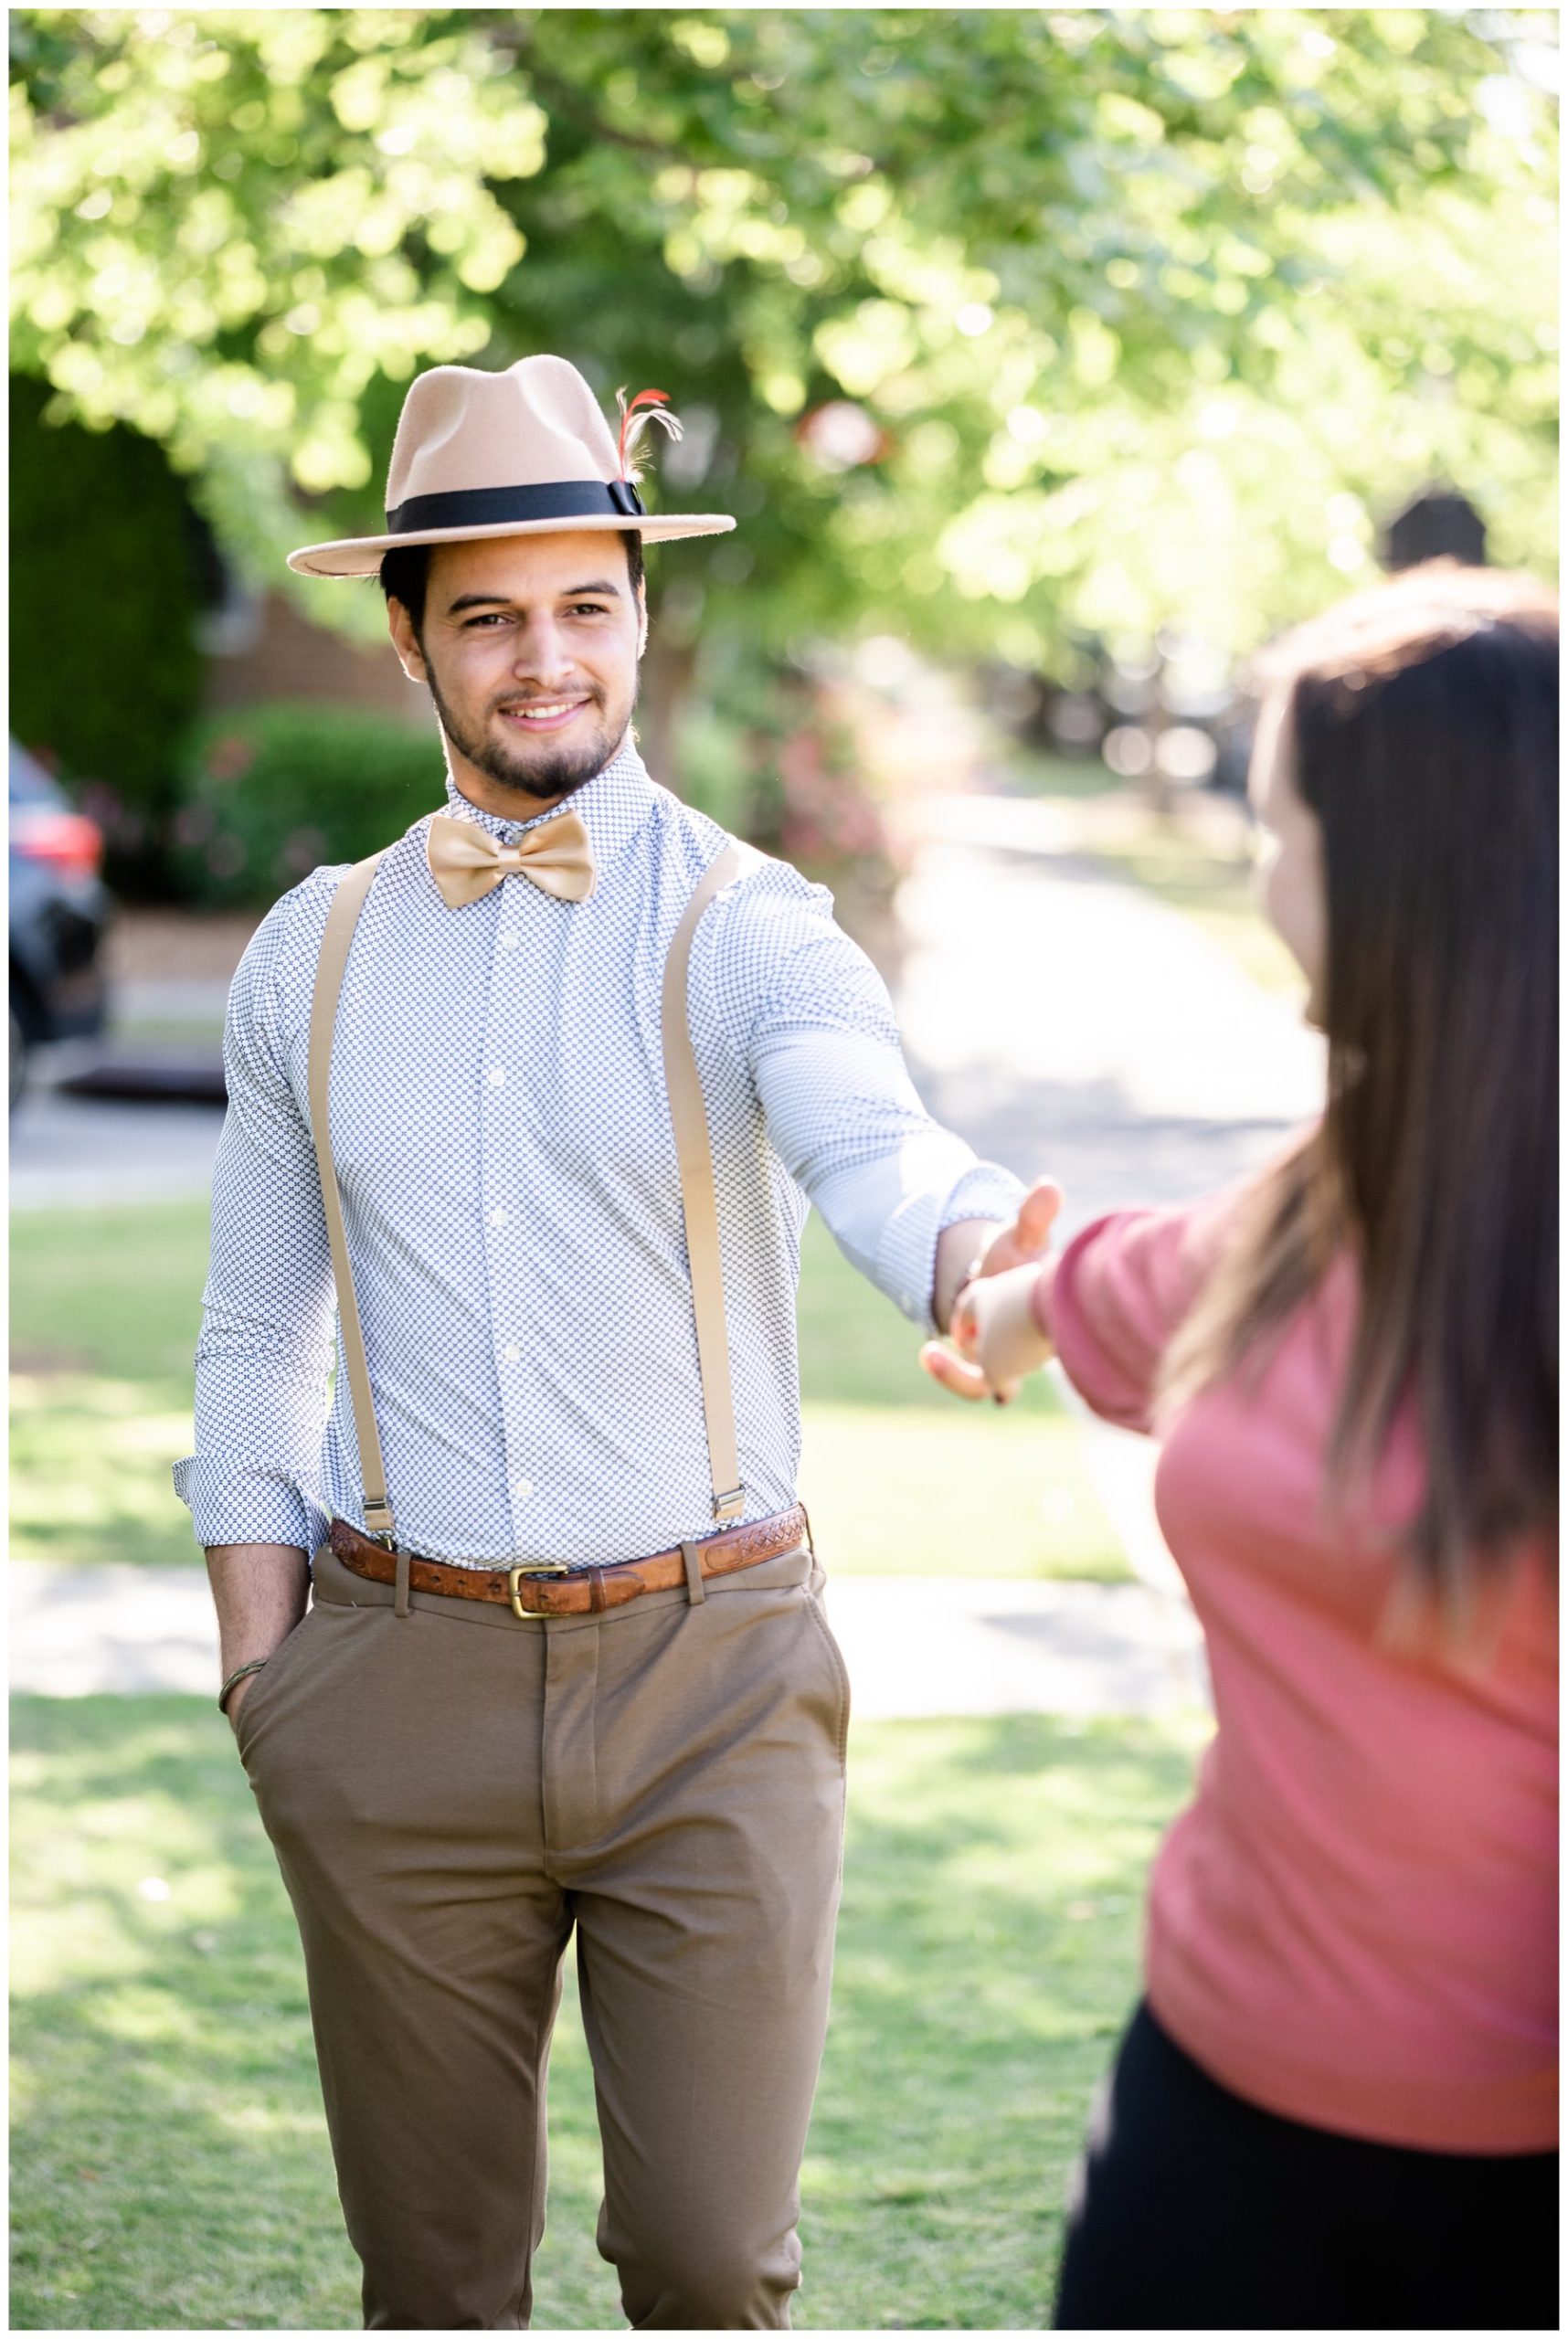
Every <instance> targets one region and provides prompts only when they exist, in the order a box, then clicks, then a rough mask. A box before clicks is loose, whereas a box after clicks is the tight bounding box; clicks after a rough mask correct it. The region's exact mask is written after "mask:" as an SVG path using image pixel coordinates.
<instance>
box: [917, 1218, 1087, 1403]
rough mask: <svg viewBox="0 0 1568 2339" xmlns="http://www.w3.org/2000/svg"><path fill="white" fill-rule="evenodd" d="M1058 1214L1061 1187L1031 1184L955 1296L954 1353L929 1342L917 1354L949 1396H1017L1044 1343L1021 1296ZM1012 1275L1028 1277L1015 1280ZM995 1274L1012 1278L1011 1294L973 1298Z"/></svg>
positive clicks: (1041, 1358)
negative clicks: (1008, 1223)
mask: <svg viewBox="0 0 1568 2339" xmlns="http://www.w3.org/2000/svg"><path fill="white" fill-rule="evenodd" d="M1061 1207H1062V1190H1061V1188H1060V1187H1059V1186H1058V1185H1056V1184H1055V1183H1054V1181H1053V1180H1051V1179H1049V1178H1041V1179H1037V1180H1036V1181H1035V1183H1034V1184H1033V1186H1031V1188H1030V1190H1029V1191H1028V1192H1027V1193H1026V1194H1025V1195H1024V1197H1023V1200H1022V1202H1021V1203H1020V1204H1019V1207H1018V1215H1017V1217H1016V1218H1015V1219H1014V1220H1013V1222H1012V1225H1011V1226H1004V1227H1002V1228H1001V1230H1000V1231H999V1232H998V1233H996V1234H995V1235H994V1236H993V1237H992V1239H991V1242H990V1243H989V1244H987V1246H986V1248H985V1251H984V1253H983V1254H982V1255H981V1258H980V1265H979V1267H978V1269H977V1270H976V1274H975V1276H974V1279H973V1281H971V1282H970V1283H969V1284H968V1285H967V1286H965V1288H964V1289H963V1290H962V1291H961V1292H960V1293H959V1297H958V1300H957V1303H956V1305H955V1306H954V1307H953V1310H952V1315H951V1319H950V1321H949V1323H948V1335H949V1338H950V1339H951V1340H952V1341H953V1342H954V1346H953V1347H951V1348H949V1347H947V1346H945V1345H944V1344H943V1343H942V1342H940V1341H938V1340H928V1341H927V1343H926V1346H925V1347H924V1348H923V1349H921V1351H920V1361H921V1363H922V1364H923V1365H924V1367H925V1368H926V1371H927V1372H928V1373H929V1374H930V1375H931V1378H932V1379H933V1381H940V1382H941V1384H942V1386H943V1388H944V1389H948V1390H950V1391H951V1392H952V1393H953V1395H954V1396H955V1397H963V1398H965V1399H967V1400H968V1401H969V1402H970V1403H971V1404H972V1403H974V1402H977V1401H978V1400H979V1399H980V1398H981V1397H992V1398H994V1399H995V1401H996V1402H997V1403H998V1404H1000V1405H1005V1404H1007V1403H1008V1402H1010V1400H1011V1399H1012V1398H1013V1397H1015V1396H1016V1395H1017V1394H1018V1388H1019V1381H1020V1379H1021V1377H1022V1373H1023V1372H1026V1371H1033V1369H1034V1368H1035V1366H1036V1365H1038V1364H1040V1363H1043V1362H1044V1359H1045V1357H1046V1355H1048V1353H1049V1349H1048V1347H1047V1345H1046V1343H1045V1341H1044V1336H1043V1335H1041V1334H1039V1333H1038V1332H1036V1331H1035V1329H1034V1328H1033V1319H1032V1317H1031V1316H1030V1313H1029V1309H1028V1294H1029V1290H1030V1287H1031V1286H1033V1279H1034V1277H1033V1270H1034V1269H1035V1268H1036V1267H1037V1266H1038V1264H1039V1262H1040V1261H1041V1260H1042V1259H1043V1258H1044V1256H1045V1254H1046V1252H1047V1251H1048V1250H1049V1249H1050V1246H1051V1229H1052V1227H1053V1226H1054V1223H1055V1221H1056V1217H1057V1213H1058V1212H1060V1210H1061ZM1019 1269H1028V1270H1030V1272H1029V1273H1028V1274H1016V1271H1017V1270H1019ZM997 1275H1008V1276H1015V1281H1014V1282H1013V1285H1012V1288H1011V1289H1009V1290H1007V1291H1005V1292H1004V1291H1001V1290H998V1291H997V1292H996V1293H995V1294H994V1295H993V1294H991V1293H990V1292H987V1293H986V1294H985V1295H983V1297H977V1292H976V1286H977V1285H978V1284H980V1282H981V1281H982V1280H986V1281H989V1280H990V1279H991V1277H993V1276H997ZM993 1299H994V1302H995V1304H994V1305H992V1304H991V1303H992V1301H993ZM988 1365H989V1366H990V1371H987V1366H988Z"/></svg>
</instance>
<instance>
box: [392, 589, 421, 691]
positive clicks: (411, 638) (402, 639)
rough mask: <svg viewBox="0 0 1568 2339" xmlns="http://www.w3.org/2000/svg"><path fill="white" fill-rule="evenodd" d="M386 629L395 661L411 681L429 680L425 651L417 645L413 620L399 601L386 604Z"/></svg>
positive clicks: (417, 638)
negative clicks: (395, 652) (395, 654)
mask: <svg viewBox="0 0 1568 2339" xmlns="http://www.w3.org/2000/svg"><path fill="white" fill-rule="evenodd" d="M387 632H388V633H389V634H390V635H391V636H392V647H393V649H394V650H396V651H397V661H398V663H399V664H400V665H401V667H402V669H403V672H405V673H406V674H407V675H408V680H409V681H410V682H411V683H426V684H428V683H429V679H430V677H429V672H427V671H426V666H425V653H424V651H422V650H421V649H420V647H419V637H418V634H417V633H416V632H415V630H414V620H413V619H412V618H411V617H410V616H409V614H408V610H407V609H405V608H404V606H403V604H402V602H401V601H388V602H387Z"/></svg>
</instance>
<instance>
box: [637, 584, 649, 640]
mask: <svg viewBox="0 0 1568 2339" xmlns="http://www.w3.org/2000/svg"><path fill="white" fill-rule="evenodd" d="M647 647H648V587H647V586H646V585H644V584H642V583H641V582H640V583H639V585H638V587H637V655H638V656H639V658H641V655H642V653H643V651H645V650H646V649H647Z"/></svg>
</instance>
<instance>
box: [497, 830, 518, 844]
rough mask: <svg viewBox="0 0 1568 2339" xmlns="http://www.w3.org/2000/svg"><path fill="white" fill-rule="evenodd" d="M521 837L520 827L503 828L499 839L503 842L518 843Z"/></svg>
mask: <svg viewBox="0 0 1568 2339" xmlns="http://www.w3.org/2000/svg"><path fill="white" fill-rule="evenodd" d="M522 839H523V831H522V830H521V829H503V830H502V831H501V841H502V843H503V844H519V843H521V842H522Z"/></svg>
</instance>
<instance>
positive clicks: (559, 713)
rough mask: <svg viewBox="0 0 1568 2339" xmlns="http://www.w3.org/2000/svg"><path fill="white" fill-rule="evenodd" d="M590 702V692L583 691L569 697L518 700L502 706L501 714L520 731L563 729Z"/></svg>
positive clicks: (590, 703) (591, 702) (589, 704)
mask: <svg viewBox="0 0 1568 2339" xmlns="http://www.w3.org/2000/svg"><path fill="white" fill-rule="evenodd" d="M592 704H593V700H592V695H591V693H587V692H583V693H577V694H576V695H573V696H569V697H562V698H539V699H524V700H520V701H518V702H517V703H516V704H514V705H512V706H503V708H502V709H501V714H502V716H503V719H504V720H505V721H506V722H508V723H510V724H512V725H514V727H515V728H516V729H518V730H520V731H564V730H565V729H566V727H567V724H568V723H570V722H571V721H572V719H573V717H574V716H575V715H577V714H581V713H582V710H583V708H584V707H585V706H591V705H592Z"/></svg>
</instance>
